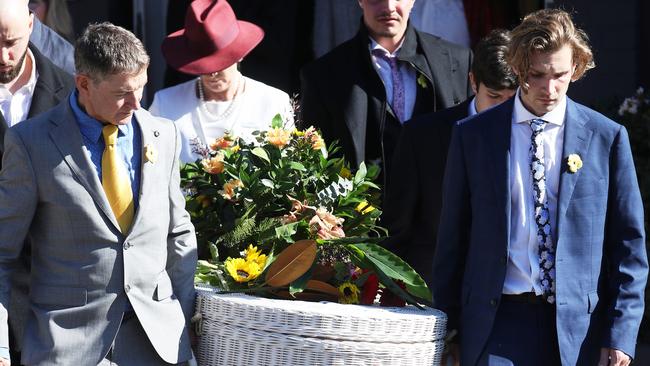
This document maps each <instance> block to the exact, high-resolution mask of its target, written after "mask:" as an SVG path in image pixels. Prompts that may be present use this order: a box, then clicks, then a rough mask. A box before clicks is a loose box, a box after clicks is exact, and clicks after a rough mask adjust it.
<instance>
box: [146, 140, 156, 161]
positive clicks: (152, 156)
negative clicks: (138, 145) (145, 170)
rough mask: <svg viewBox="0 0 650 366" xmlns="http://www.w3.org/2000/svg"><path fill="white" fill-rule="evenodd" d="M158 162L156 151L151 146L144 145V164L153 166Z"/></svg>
mask: <svg viewBox="0 0 650 366" xmlns="http://www.w3.org/2000/svg"><path fill="white" fill-rule="evenodd" d="M156 160H158V151H156V149H155V148H154V147H153V145H151V144H146V145H144V162H145V163H147V162H149V163H151V164H154V163H155V162H156Z"/></svg>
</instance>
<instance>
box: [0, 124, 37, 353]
mask: <svg viewBox="0 0 650 366" xmlns="http://www.w3.org/2000/svg"><path fill="white" fill-rule="evenodd" d="M4 146H5V152H4V155H3V160H2V171H0V303H1V305H2V308H1V309H0V327H2V328H1V329H0V347H9V342H8V324H7V312H8V308H9V302H10V294H11V283H10V281H9V279H10V276H11V271H12V268H13V267H14V266H15V264H16V262H17V260H18V257H19V255H20V253H21V251H22V248H23V243H24V241H25V238H26V237H27V232H28V230H29V226H30V225H31V222H32V218H33V217H34V214H35V212H36V204H37V201H38V198H37V194H38V193H37V188H36V178H35V175H34V172H33V170H32V165H31V160H30V157H29V154H28V153H27V150H26V148H25V145H24V144H23V142H22V140H21V139H20V136H19V135H18V134H17V133H16V132H15V131H14V130H13V129H9V130H8V131H7V133H6V135H5V140H4Z"/></svg>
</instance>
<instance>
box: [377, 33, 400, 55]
mask: <svg viewBox="0 0 650 366" xmlns="http://www.w3.org/2000/svg"><path fill="white" fill-rule="evenodd" d="M368 38H370V46H369V48H370V53H371V54H372V51H374V50H381V51H382V52H384V53H385V54H387V55H389V56H390V57H397V56H399V51H400V50H401V49H402V45H403V44H404V40H405V39H406V37H402V41H401V42H400V43H399V45H397V48H396V49H395V52H393V53H390V52H388V50H387V49H385V48H384V47H382V46H381V45H380V44H379V43H377V41H375V40H374V39H373V38H372V37H370V36H368Z"/></svg>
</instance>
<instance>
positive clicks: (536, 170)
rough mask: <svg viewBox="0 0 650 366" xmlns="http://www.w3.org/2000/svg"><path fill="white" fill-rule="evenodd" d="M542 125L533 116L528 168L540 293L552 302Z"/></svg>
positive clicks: (551, 249) (551, 252) (552, 260)
mask: <svg viewBox="0 0 650 366" xmlns="http://www.w3.org/2000/svg"><path fill="white" fill-rule="evenodd" d="M544 127H546V121H544V120H541V119H537V118H535V119H533V120H531V121H530V128H531V129H532V130H533V133H532V135H531V144H530V171H531V174H532V178H533V200H534V202H535V223H536V224H537V242H538V248H537V252H538V254H539V278H540V281H541V286H542V291H543V294H542V295H543V296H544V298H545V299H546V301H548V302H549V303H551V304H552V303H554V302H555V246H554V245H553V238H552V236H551V222H550V215H549V212H548V200H547V199H546V166H545V165H544V134H543V132H544Z"/></svg>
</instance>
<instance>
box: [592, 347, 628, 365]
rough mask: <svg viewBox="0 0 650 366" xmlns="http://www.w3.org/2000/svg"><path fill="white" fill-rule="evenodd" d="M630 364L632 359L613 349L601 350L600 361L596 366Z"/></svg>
mask: <svg viewBox="0 0 650 366" xmlns="http://www.w3.org/2000/svg"><path fill="white" fill-rule="evenodd" d="M630 362H632V358H631V357H630V356H628V355H626V354H625V352H623V351H619V350H617V349H614V348H601V349H600V361H598V366H627V365H629V364H630Z"/></svg>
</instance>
